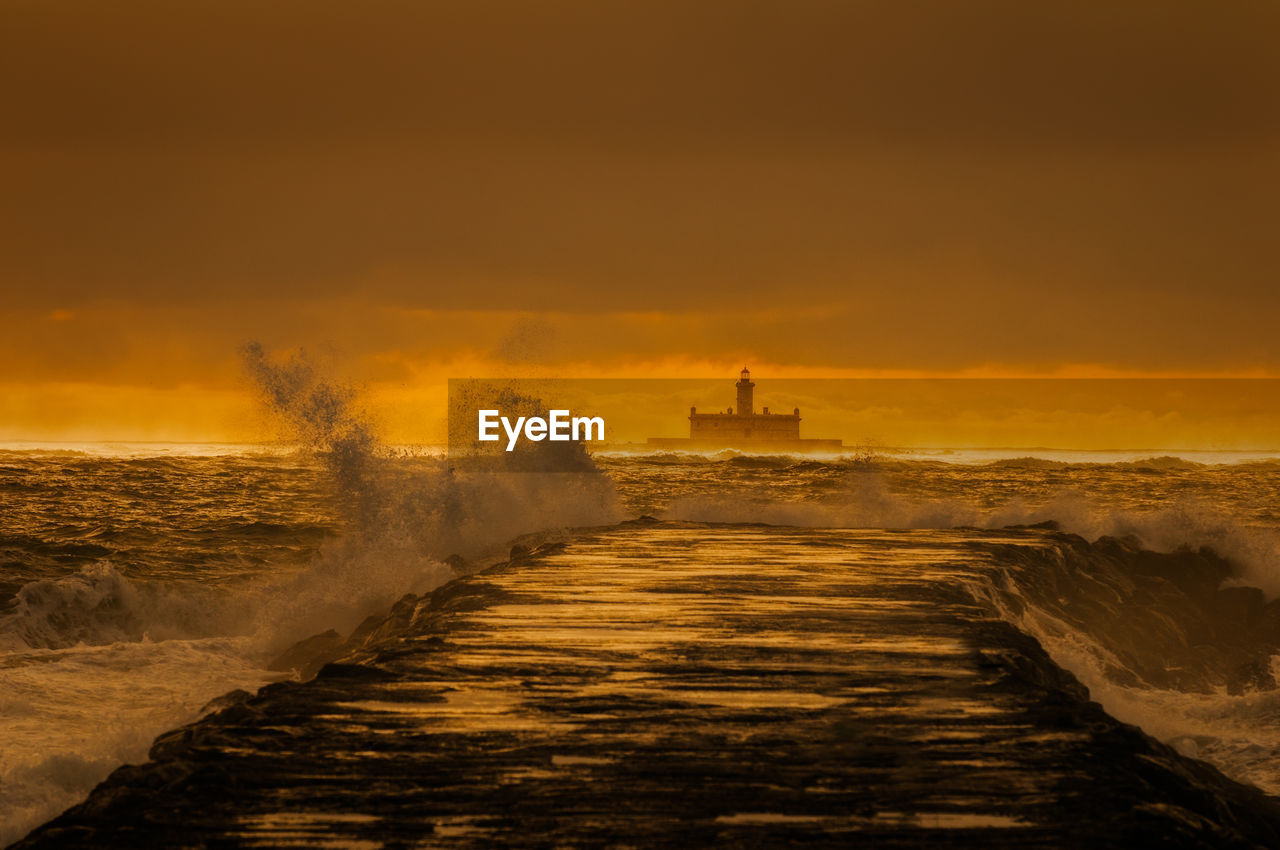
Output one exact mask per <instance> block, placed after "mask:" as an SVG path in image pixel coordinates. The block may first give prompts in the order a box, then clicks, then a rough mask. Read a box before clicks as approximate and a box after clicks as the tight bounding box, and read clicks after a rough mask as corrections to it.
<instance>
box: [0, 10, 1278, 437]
mask: <svg viewBox="0 0 1280 850" xmlns="http://www.w3.org/2000/svg"><path fill="white" fill-rule="evenodd" d="M4 18H5V23H4V26H2V27H0V96H2V97H3V102H4V103H5V110H4V117H3V119H2V120H0V185H3V186H4V190H3V192H0V292H2V293H3V295H4V297H3V299H0V321H3V328H4V330H5V333H4V334H3V335H0V392H2V393H3V396H0V399H2V400H0V439H21V438H31V439H55V438H68V439H94V438H113V439H121V438H142V439H164V438H172V439H182V440H189V439H218V438H224V439H252V438H254V437H255V436H260V435H262V434H264V433H265V431H264V425H263V422H262V420H261V417H260V416H259V414H258V413H257V412H256V409H255V406H254V403H253V399H252V395H251V393H250V392H249V391H248V388H247V387H246V386H245V384H244V379H243V377H242V375H241V369H240V366H239V362H238V359H237V353H236V352H237V350H238V349H239V347H240V346H241V345H242V344H243V343H245V342H246V341H249V340H258V341H261V342H262V343H263V344H264V345H266V346H268V347H269V348H271V349H274V350H289V349H294V348H297V347H305V348H307V349H308V350H311V351H315V352H318V353H319V354H320V355H321V356H323V357H324V358H325V359H326V360H327V361H329V362H331V363H332V364H333V368H334V369H335V370H336V371H337V372H339V373H340V374H342V375H344V376H347V377H349V378H350V379H351V380H353V381H355V382H356V383H357V384H358V385H360V386H362V387H363V388H364V389H365V390H366V392H367V394H368V397H369V399H370V405H371V408H372V409H373V410H374V411H375V413H376V414H377V415H378V416H381V417H382V418H383V419H384V420H385V421H386V422H387V428H388V431H389V433H391V434H392V435H393V436H394V437H396V438H398V439H414V438H422V439H427V438H429V437H430V435H431V434H432V433H437V432H438V429H437V427H436V425H434V424H431V425H428V424H420V423H435V422H436V421H437V419H438V417H439V416H441V415H442V414H441V410H442V408H441V407H440V406H439V405H441V404H442V402H441V401H440V399H441V392H442V387H443V382H444V381H445V380H446V379H447V378H449V377H465V376H468V375H486V376H489V375H497V374H533V375H551V374H562V375H573V376H632V375H653V374H659V375H666V376H670V377H683V376H691V375H697V376H706V377H712V376H717V375H721V374H724V375H727V376H729V377H730V378H731V377H732V375H733V373H734V372H735V371H736V369H737V368H739V367H740V366H741V364H742V363H743V362H749V363H751V364H752V365H753V367H754V368H755V369H756V370H757V372H758V373H759V374H761V375H764V374H772V375H778V376H784V375H790V376H796V377H799V376H809V377H812V376H865V375H886V376H910V375H978V376H984V375H999V376H1020V375H1021V376H1026V375H1098V374H1104V375H1148V374H1155V375H1276V374H1278V373H1280V334H1276V333H1275V330H1274V327H1275V319H1276V317H1277V316H1280V286H1277V285H1276V279H1275V275H1276V269H1277V268H1280V264H1278V263H1277V257H1276V247H1275V246H1276V240H1275V235H1274V224H1273V222H1274V206H1275V198H1276V197H1277V195H1278V192H1277V190H1280V52H1278V51H1276V50H1274V34H1275V33H1276V32H1277V31H1280V27H1278V25H1280V7H1277V6H1276V5H1275V4H1271V3H1262V2H1241V3H1231V4H1210V3H1204V2H1177V0H1174V1H1173V2H1156V0H1150V2H1132V0H1123V1H1122V2H1115V3H1106V4H1079V3H1072V2H1066V0H1046V1H1045V2H1038V3H1025V2H1020V0H1019V2H1014V0H1009V1H1008V2H973V3H955V2H951V0H921V2H915V3H898V2H855V1H854V0H850V1H849V2H834V0H799V2H792V3H785V4H784V3H774V2H752V0H734V2H728V0H704V2H698V3H688V2H674V1H673V2H667V0H644V2H616V3H604V4H602V3H587V2H542V3H531V2H501V0H499V2H491V3H483V4H478V3H462V2H451V3H440V2H370V3H360V4H355V3H349V2H348V3H331V2H307V3H302V2H284V0H281V2H274V3H270V4H262V3H248V2H232V1H231V0H219V2H202V1H201V0H193V2H188V3H182V4H172V3H161V2H135V0H121V2H118V3H111V4H101V3H89V2H58V0H51V2H50V1H49V0H46V2H33V0H16V2H12V3H8V4H6V8H5V12H4ZM993 415H994V414H993ZM1072 433H1073V432H1069V431H1068V432H1065V433H1064V439H1069V438H1070V437H1071V434H1072ZM1030 439H1031V435H1030V434H1028V440H1030ZM1082 439H1083V437H1082Z"/></svg>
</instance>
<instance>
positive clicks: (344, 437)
mask: <svg viewBox="0 0 1280 850" xmlns="http://www.w3.org/2000/svg"><path fill="white" fill-rule="evenodd" d="M244 356H245V363H246V370H247V372H248V373H249V374H250V375H251V376H252V377H253V378H254V380H255V381H256V383H257V384H258V385H259V386H260V387H261V389H262V394H263V398H264V399H265V400H266V402H267V403H268V405H269V406H270V408H271V409H272V410H273V411H275V412H276V414H278V415H279V417H280V419H281V421H283V422H285V423H286V424H287V426H288V428H289V432H290V435H291V436H292V437H293V440H294V442H295V443H296V444H298V445H300V446H301V447H302V450H301V451H300V452H281V451H279V450H275V451H270V452H264V453H263V454H262V455H261V457H256V456H249V457H245V456H244V455H243V453H240V452H236V453H234V454H233V455H231V456H228V457H225V458H219V457H208V456H206V455H201V456H198V457H196V456H193V457H191V458H187V457H183V456H176V457H165V458H163V459H159V458H155V457H152V456H147V455H145V453H144V454H143V455H141V456H138V457H130V458H127V459H121V458H118V457H114V456H110V457H102V458H99V457H96V456H90V455H84V454H80V453H68V452H55V453H49V452H43V453H38V454H37V455H33V456H32V457H30V458H28V457H27V456H26V455H22V456H21V457H19V458H17V459H14V458H10V459H9V465H8V466H7V467H6V469H5V470H4V471H3V472H4V474H5V475H6V476H7V477H6V478H5V479H4V481H3V482H0V483H6V484H8V485H9V490H8V491H7V492H8V493H15V492H18V493H22V494H24V495H23V497H22V498H23V499H24V500H25V501H20V502H18V504H17V505H16V506H15V507H16V510H12V511H10V512H9V514H8V516H7V517H6V519H7V523H8V524H7V528H6V529H5V531H7V532H8V534H7V535H5V536H3V537H2V538H0V547H8V551H9V552H12V553H14V554H12V555H11V556H10V557H11V558H18V557H20V558H22V559H23V560H22V561H17V563H19V564H26V563H28V562H29V563H30V565H31V566H30V572H29V573H28V574H27V575H28V578H27V579H26V581H25V582H22V581H21V580H19V582H18V583H16V584H15V585H14V589H13V591H12V592H13V597H12V599H11V601H10V604H9V607H8V609H7V610H5V611H4V612H3V613H0V652H2V653H3V659H2V660H3V664H0V741H3V742H4V743H3V744H0V845H3V844H7V843H9V842H11V841H13V840H15V839H17V838H19V837H21V836H22V835H23V834H25V833H26V832H27V831H28V830H29V829H30V828H31V827H33V826H35V825H36V824H38V823H40V822H42V821H44V820H47V819H48V818H49V817H51V816H53V815H55V814H56V813H57V812H59V811H61V810H62V809H64V808H66V807H67V806H68V805H70V804H72V803H74V802H75V801H76V800H78V799H80V798H82V797H83V796H84V795H85V794H86V793H87V792H88V791H89V790H90V789H91V788H92V787H93V785H95V784H96V783H97V782H98V781H100V780H101V779H103V778H104V777H105V776H106V775H107V773H109V772H110V770H111V769H112V768H113V767H115V766H117V765H119V764H121V763H123V762H137V761H141V760H142V759H144V758H145V756H146V751H147V747H148V745H149V744H150V741H151V740H152V738H153V737H154V736H155V735H156V734H158V733H159V732H162V731H164V730H165V729H168V728H172V727H174V726H177V725H180V724H182V723H185V722H188V721H190V720H192V719H194V717H195V716H196V715H197V714H198V712H199V711H200V707H201V706H203V705H205V704H206V703H207V702H208V701H209V700H210V699H212V698H214V697H217V696H219V695H220V694H223V693H225V692H227V691H229V690H232V689H234V688H248V689H253V688H256V687H258V686H260V685H261V684H264V683H265V682H267V681H269V680H270V679H272V678H278V677H279V675H280V674H279V673H272V672H269V671H267V670H266V669H264V668H265V666H266V664H267V662H268V661H269V660H270V659H271V658H273V657H274V656H275V655H276V654H277V653H278V652H279V650H280V649H281V648H282V647H284V646H287V645H288V644H290V643H292V642H294V641H297V640H299V639H301V638H305V637H306V636H307V635H309V634H314V633H316V632H321V631H324V630H328V629H336V630H340V631H342V632H343V633H345V632H347V631H349V630H350V629H351V628H353V627H354V626H355V624H356V623H358V622H359V621H360V620H361V619H362V618H363V617H365V616H366V615H368V614H371V613H374V612H377V611H381V610H385V609H386V608H388V607H389V606H390V605H391V604H392V603H393V602H394V601H395V600H396V599H397V598H399V597H400V596H402V595H403V594H405V593H410V592H422V591H425V590H429V589H430V588H432V587H434V586H435V585H437V584H439V583H441V582H443V581H446V580H447V579H448V578H450V577H451V576H452V574H453V571H452V569H451V568H450V567H449V566H448V565H447V563H446V560H447V559H448V556H449V555H451V554H455V553H458V554H462V555H464V556H468V557H480V556H482V555H484V554H485V553H487V552H490V551H493V550H494V549H495V548H496V547H498V546H499V545H500V544H501V543H502V542H503V541H505V540H508V539H510V538H513V537H515V536H518V535H520V534H524V533H529V532H535V531H539V530H543V529H547V528H557V527H561V526H577V525H591V524H598V523H602V522H609V521H612V520H614V519H616V518H617V517H618V516H619V509H618V507H617V500H616V496H615V494H614V491H613V487H612V485H611V483H610V482H609V480H608V478H607V477H605V476H603V475H601V474H600V473H599V472H598V471H592V470H586V472H585V474H582V473H574V474H565V473H546V474H541V473H519V474H502V473H501V472H499V471H493V470H490V471H486V472H483V473H480V472H476V473H468V472H463V471H458V470H452V469H450V468H449V465H448V464H447V462H445V460H444V459H441V458H432V457H413V456H406V455H404V454H402V453H399V452H396V451H394V450H392V449H390V448H388V447H387V446H385V445H384V444H383V443H382V442H381V441H380V440H379V439H378V438H377V435H376V431H375V429H374V428H373V427H371V426H370V425H369V423H368V420H367V419H366V418H365V417H364V416H363V415H362V414H361V411H360V408H359V396H358V394H357V393H356V392H354V390H352V389H351V388H350V387H347V386H345V385H343V384H341V383H340V382H337V381H334V380H332V379H331V378H329V377H328V375H327V374H326V373H325V372H324V370H322V369H320V368H319V367H318V366H317V365H315V364H314V363H313V362H312V361H310V360H308V359H307V358H305V357H301V356H295V357H291V358H285V359H283V360H276V359H273V358H271V357H269V356H268V355H267V354H266V352H265V351H264V350H263V349H262V347H261V346H256V345H253V346H249V347H247V348H246V349H245V352H244ZM165 451H166V452H168V451H169V449H165ZM317 467H319V468H320V469H322V470H324V475H323V476H322V477H317V476H316V475H315V471H316V468H317ZM322 480H323V481H327V482H328V483H327V485H324V484H322V483H321V482H322ZM320 489H324V490H327V491H329V492H328V495H325V496H318V495H317V492H316V491H317V490H320ZM101 511H106V513H107V519H108V520H109V522H110V523H111V526H112V527H110V528H106V527H105V526H104V529H105V530H95V527H94V526H93V523H92V521H91V520H90V519H89V517H91V516H92V515H93V513H94V512H101ZM329 511H336V514H335V515H329V514H328V513H327V512H329ZM80 514H83V515H84V519H83V520H82V519H81V516H80ZM254 517H260V518H259V519H255V518H254ZM80 526H83V527H84V528H85V529H87V530H86V531H81V530H80ZM330 529H334V530H336V531H338V532H339V533H338V534H336V535H335V534H333V533H332V532H331V531H330ZM19 531H21V533H20V534H19V533H17V532H19ZM86 534H90V535H96V536H93V537H92V539H89V542H87V543H86V542H84V541H85V539H88V538H86V537H85V535H86ZM63 538H66V539H67V541H69V542H62V541H63ZM48 541H55V542H48ZM95 541H96V542H95ZM104 544H110V545H104ZM273 553H274V554H273ZM68 565H69V567H68ZM18 575H21V574H20V573H19V574H18ZM6 579H10V580H12V577H11V576H6Z"/></svg>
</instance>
